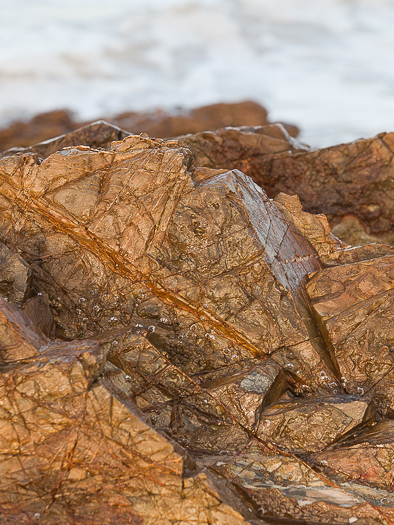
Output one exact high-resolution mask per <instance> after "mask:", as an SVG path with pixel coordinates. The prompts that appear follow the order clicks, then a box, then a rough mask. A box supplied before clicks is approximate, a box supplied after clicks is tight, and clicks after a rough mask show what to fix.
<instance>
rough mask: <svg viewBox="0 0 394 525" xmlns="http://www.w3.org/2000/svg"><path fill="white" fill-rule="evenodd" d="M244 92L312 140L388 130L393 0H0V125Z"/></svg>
mask: <svg viewBox="0 0 394 525" xmlns="http://www.w3.org/2000/svg"><path fill="white" fill-rule="evenodd" d="M245 99H251V100H255V101H257V102H260V103H261V104H263V105H264V106H265V107H266V108H267V109H268V110H269V116H270V119H271V120H284V121H288V122H293V123H295V124H297V125H299V126H300V127H301V129H302V136H301V138H302V139H303V140H304V141H305V142H307V143H309V144H311V145H313V146H326V145H331V144H335V143H339V142H344V141H350V140H354V139H357V138H360V137H369V136H373V135H374V134H376V133H379V132H381V131H392V130H394V0H111V1H108V0H67V1H65V0H12V2H11V1H9V0H7V1H5V0H0V125H3V126H4V125H5V124H6V123H8V122H10V121H11V120H12V119H15V118H20V117H28V116H31V115H33V114H36V113H38V112H42V111H47V110H51V109H57V108H70V109H71V110H73V111H75V112H76V113H77V115H78V116H79V117H80V118H81V119H91V118H96V117H100V116H103V115H111V114H115V113H117V112H121V111H126V110H137V111H138V110H146V109H154V108H158V107H162V108H173V107H176V106H183V107H186V108H191V107H196V106H200V105H204V104H209V103H214V102H223V101H224V102H235V101H241V100H245Z"/></svg>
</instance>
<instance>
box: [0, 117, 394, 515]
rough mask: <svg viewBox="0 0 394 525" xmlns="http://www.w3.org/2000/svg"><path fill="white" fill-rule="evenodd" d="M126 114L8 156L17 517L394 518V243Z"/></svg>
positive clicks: (5, 479) (9, 471)
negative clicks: (363, 238)
mask: <svg viewBox="0 0 394 525" xmlns="http://www.w3.org/2000/svg"><path fill="white" fill-rule="evenodd" d="M119 133H122V131H121V130H119V129H118V128H114V127H113V126H110V125H107V124H104V123H98V124H94V125H91V126H88V127H87V128H85V129H82V130H79V131H77V132H74V133H71V134H70V135H69V136H67V135H66V136H65V137H62V138H60V139H59V138H57V139H55V140H53V141H48V142H47V143H46V144H39V145H36V146H34V147H32V148H30V150H29V151H26V150H25V151H21V150H19V151H15V150H14V151H10V152H8V153H7V155H5V156H3V158H2V159H0V242H1V243H2V245H1V250H0V254H1V258H0V274H1V275H2V282H3V283H4V285H2V287H1V288H0V295H2V296H3V298H2V299H0V458H1V461H0V472H1V476H0V517H1V520H2V522H4V523H9V524H15V525H16V524H18V525H19V524H20V523H22V524H23V523H26V524H31V523H44V524H48V525H52V524H53V525H55V524H56V525H57V524H61V525H63V524H64V525H68V524H69V523H75V524H79V523H80V524H81V525H82V523H83V524H92V525H93V524H96V523H113V524H115V523H116V524H118V523H119V524H123V523H125V524H126V523H128V524H130V523H131V524H133V523H134V524H138V525H140V524H141V525H142V524H149V525H150V524H152V525H153V524H164V525H167V524H168V525H170V524H174V523H177V524H179V525H186V524H190V523H193V524H196V525H199V524H206V525H208V524H210V525H213V524H215V525H221V524H223V525H224V524H234V525H235V524H236V523H237V524H238V523H251V524H254V525H257V524H258V523H272V522H274V523H278V524H280V523H281V524H282V525H284V524H292V523H293V524H296V523H298V524H305V523H306V524H311V523H312V524H313V523H323V524H326V525H328V524H331V523H332V524H338V525H343V524H345V523H357V525H372V524H382V525H390V524H392V523H393V522H394V497H393V496H392V488H393V487H392V471H393V467H392V462H393V460H394V452H393V439H392V436H393V429H392V419H391V418H392V417H393V415H394V363H393V361H392V356H391V354H392V348H393V347H394V343H393V341H392V339H393V335H392V328H391V327H392V324H393V323H392V322H391V317H392V314H391V297H392V294H393V292H392V285H393V283H392V281H393V279H392V276H391V273H393V275H394V266H393V260H394V248H393V247H392V246H388V245H378V244H369V245H366V246H361V247H350V246H348V245H346V244H345V243H343V242H341V241H340V240H339V239H337V238H336V237H335V236H334V235H333V234H332V233H331V231H330V227H329V224H328V222H327V219H326V217H325V216H324V215H321V214H319V215H313V214H311V213H309V212H308V211H304V210H303V209H302V205H301V202H300V199H298V197H296V196H289V195H287V194H283V193H279V194H278V195H277V196H276V197H275V199H274V200H271V199H269V198H268V197H267V195H266V193H265V192H264V191H263V190H262V189H261V188H260V187H259V186H257V185H256V184H255V183H254V182H253V181H252V179H251V178H249V177H248V176H246V175H245V174H244V173H242V172H241V171H239V170H238V169H232V170H228V169H225V167H224V165H222V164H220V163H216V164H215V169H209V168H207V167H206V166H198V165H199V158H200V157H199V156H198V155H200V153H198V151H197V150H195V149H193V148H194V145H193V144H192V142H193V140H194V141H195V137H192V136H191V137H183V138H182V140H181V141H177V140H167V141H164V140H161V139H154V140H153V139H150V138H148V137H147V136H146V135H140V136H139V135H127V134H124V135H126V136H123V135H120V136H119V135H117V134H119ZM114 134H115V138H116V139H118V138H122V140H116V141H115V142H112V143H111V144H110V142H111V137H114ZM205 135H206V137H208V138H207V140H208V142H209V141H210V142H211V143H212V142H215V141H216V139H217V137H219V139H220V140H221V141H222V143H221V144H222V145H223V144H224V146H223V147H224V150H223V151H225V152H227V153H226V155H227V154H228V152H230V151H231V149H232V148H233V152H234V158H239V157H237V155H239V152H240V151H241V150H242V151H241V153H242V152H243V153H242V155H244V157H242V159H243V160H242V162H244V164H242V166H243V169H244V170H245V171H247V162H246V160H247V159H248V158H249V157H248V155H249V156H250V154H251V152H252V151H256V152H257V153H256V158H257V157H259V155H260V153H259V151H260V152H261V151H262V149H264V148H265V149H264V151H265V153H264V155H265V156H266V157H267V159H268V158H271V160H272V159H275V156H279V157H280V155H282V154H283V155H288V156H290V155H294V156H297V155H301V154H300V153H297V151H299V148H300V147H301V146H299V145H297V143H295V142H294V141H293V139H290V138H289V136H288V135H287V134H286V132H285V131H284V130H283V128H282V127H280V126H271V127H267V128H265V129H264V128H243V129H238V130H236V129H226V130H221V131H219V132H217V133H215V134H209V133H207V134H205ZM81 137H85V138H84V141H85V144H83V145H77V144H76V143H77V142H78V141H80V140H81ZM212 137H213V138H212ZM215 137H216V138H215ZM231 137H233V138H234V137H235V138H234V140H233V145H232V146H231V140H232V139H231ZM230 139H231V140H230ZM204 140H205V139H204ZM187 141H189V145H190V149H188V148H186V147H185V146H186V143H187ZM217 142H218V143H219V141H217ZM241 142H242V148H243V149H242V148H241V150H237V144H240V143H241ZM197 143H198V141H195V144H197ZM191 151H192V152H193V153H191ZM201 151H203V150H201ZM204 154H205V153H204ZM309 154H310V153H308V152H306V151H304V153H302V155H309ZM279 157H277V158H279ZM207 158H208V157H207ZM260 158H262V156H260ZM196 164H197V166H198V167H196ZM202 164H203V163H202ZM205 164H208V162H206V163H205ZM238 167H241V166H238ZM319 173H320V172H316V174H315V175H316V177H318V176H319ZM301 200H302V199H301ZM392 266H393V268H392Z"/></svg>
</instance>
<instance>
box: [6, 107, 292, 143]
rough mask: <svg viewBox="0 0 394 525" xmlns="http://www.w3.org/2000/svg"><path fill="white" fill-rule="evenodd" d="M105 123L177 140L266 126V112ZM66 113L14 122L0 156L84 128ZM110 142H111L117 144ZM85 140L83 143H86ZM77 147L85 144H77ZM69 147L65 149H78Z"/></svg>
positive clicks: (160, 113)
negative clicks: (222, 130)
mask: <svg viewBox="0 0 394 525" xmlns="http://www.w3.org/2000/svg"><path fill="white" fill-rule="evenodd" d="M104 118H105V120H106V121H107V122H109V123H111V124H112V125H114V126H118V127H120V128H122V129H125V130H127V131H129V132H132V133H135V134H138V133H147V134H148V135H149V136H151V137H162V138H167V137H176V136H178V135H185V134H187V133H198V132H200V131H205V130H215V129H219V128H223V127H226V126H262V125H265V124H267V123H268V120H267V111H266V109H265V108H263V107H262V106H260V104H257V103H256V102H251V101H245V102H238V103H234V104H223V103H222V104H212V105H209V106H204V107H200V108H196V109H191V110H182V109H178V110H173V111H164V110H157V111H148V112H145V113H143V112H131V111H129V112H126V113H121V114H119V115H115V116H105V117H104ZM88 124H90V122H84V123H82V122H79V121H77V120H76V119H75V117H74V116H73V115H72V113H71V112H69V111H66V110H56V111H49V112H46V113H41V114H39V115H36V116H35V117H33V118H32V119H30V120H28V121H17V122H14V123H13V124H11V125H10V126H9V127H8V128H5V129H2V130H0V152H2V151H4V150H8V149H10V148H26V147H29V146H32V145H34V144H37V143H39V142H43V141H46V140H48V139H52V138H53V137H58V136H59V135H64V134H69V133H70V132H72V131H74V130H76V129H77V128H80V127H81V126H87V125H88ZM283 125H284V126H285V128H286V129H287V131H288V132H289V133H290V135H292V136H293V137H296V136H297V135H298V133H299V129H298V128H297V126H295V125H293V124H283ZM119 138H120V137H118V139H112V140H119ZM85 140H86V139H85ZM79 144H85V142H80V143H79ZM79 144H68V145H79Z"/></svg>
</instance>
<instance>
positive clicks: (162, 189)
mask: <svg viewBox="0 0 394 525" xmlns="http://www.w3.org/2000/svg"><path fill="white" fill-rule="evenodd" d="M22 166H23V170H24V173H25V175H23V177H22V178H18V177H19V174H21V173H22V172H21V170H22ZM0 169H2V171H3V173H4V180H5V182H4V183H3V189H2V193H3V195H4V197H6V198H7V199H8V204H7V205H5V206H4V211H0V221H3V224H6V223H7V217H9V216H10V214H13V215H14V216H15V217H18V220H19V221H20V225H19V227H18V231H13V230H12V229H11V230H10V228H9V225H8V223H7V227H4V228H3V229H1V228H0V236H1V238H2V239H3V240H5V241H7V242H8V241H10V242H11V239H12V242H13V243H14V245H15V246H16V247H21V249H22V254H23V256H24V258H25V259H26V260H27V261H28V262H29V263H30V264H31V266H32V268H33V271H34V279H33V281H34V287H35V289H36V290H37V291H46V292H47V293H48V295H49V297H50V300H51V306H52V312H53V315H54V318H55V322H56V324H57V330H58V334H61V335H63V336H66V337H71V338H75V337H87V336H91V335H93V334H96V333H99V332H101V331H103V330H108V329H109V328H113V327H119V328H120V327H122V326H128V325H130V324H134V325H135V327H136V328H138V327H139V326H142V327H144V328H147V327H148V326H152V327H155V328H157V330H156V331H155V333H154V335H152V336H151V337H152V338H153V339H151V340H152V342H154V344H155V345H156V346H157V347H158V348H160V349H161V350H163V351H166V352H167V353H168V354H169V355H170V357H171V358H172V359H173V364H175V365H176V366H179V367H180V368H181V369H182V370H184V371H185V372H187V373H190V372H192V373H197V372H199V371H203V370H212V369H216V368H219V367H222V366H226V365H228V364H230V363H231V364H232V363H236V362H238V361H242V360H245V359H250V358H252V357H256V356H263V355H268V354H269V355H271V356H272V358H273V360H274V361H276V362H277V363H278V364H280V365H281V366H285V367H286V369H287V370H288V372H289V373H290V375H291V377H292V378H293V382H294V381H295V383H294V386H295V388H301V389H302V388H303V386H302V385H307V384H308V383H311V384H313V385H315V386H316V387H317V386H318V385H320V386H319V388H323V390H326V389H327V385H328V383H327V382H320V380H319V379H318V378H319V373H320V372H321V371H324V374H325V376H327V377H330V378H331V382H332V384H333V385H334V384H335V381H336V380H335V373H336V372H335V370H336V364H335V358H333V356H332V355H331V354H330V352H329V351H327V348H326V347H325V345H324V343H323V340H322V338H321V335H320V333H319V331H318V329H317V326H316V323H315V322H314V319H313V318H312V316H311V314H310V312H309V305H308V303H307V301H306V298H305V297H304V296H303V293H304V292H303V283H304V281H305V278H306V274H307V273H308V272H311V271H314V270H316V269H318V268H319V267H320V263H319V261H318V259H317V257H316V255H315V253H314V252H313V250H312V249H311V248H310V245H309V244H308V243H307V241H306V240H305V239H304V238H303V237H302V236H301V235H300V234H299V232H298V231H297V230H295V229H291V228H289V226H288V222H287V221H286V219H285V218H284V217H283V215H282V214H281V213H280V211H279V210H278V208H277V207H276V206H275V205H274V203H272V202H271V201H269V200H268V199H267V198H266V196H265V195H264V193H263V192H262V191H261V190H259V189H258V188H257V187H256V186H255V185H254V184H253V183H252V181H251V180H250V179H247V178H245V177H244V176H243V175H242V174H241V173H240V172H230V173H224V174H219V175H216V173H214V174H213V176H212V177H211V178H209V177H207V178H206V179H204V180H203V181H201V182H196V183H193V169H192V167H191V165H190V156H189V153H188V152H187V151H186V150H183V149H182V148H180V146H179V143H177V142H174V141H172V142H162V141H160V140H156V141H152V140H150V139H148V138H144V137H139V136H130V137H128V138H126V139H125V140H124V141H123V142H120V143H114V144H113V146H112V149H111V150H109V151H105V150H102V151H96V150H90V149H78V148H74V149H73V148H71V149H68V150H63V151H61V152H58V153H55V154H53V155H52V156H50V157H49V158H48V159H47V160H44V161H43V162H42V163H41V164H37V163H36V162H35V160H34V157H31V156H28V155H24V156H19V157H17V156H14V157H6V158H4V159H3V161H2V166H1V168H0ZM15 173H17V174H18V177H15V175H14V174H15ZM18 185H19V186H18ZM22 185H23V187H24V188H26V189H25V190H24V191H23V192H22V193H18V189H17V188H18V187H19V188H21V187H22ZM14 188H16V189H14ZM149 209H151V210H152V211H151V212H150V213H146V211H147V210H149ZM22 210H23V213H22ZM33 224H34V228H33ZM22 225H23V226H22ZM22 247H23V248H22ZM290 320H291V321H290ZM229 345H230V347H231V348H232V349H231V351H230V352H228V348H229ZM290 346H291V350H290V349H289V347H290ZM191 356H193V358H191ZM333 374H334V375H333ZM297 385H298V386H297ZM328 388H329V389H330V388H333V387H328Z"/></svg>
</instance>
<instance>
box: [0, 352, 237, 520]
mask: <svg viewBox="0 0 394 525" xmlns="http://www.w3.org/2000/svg"><path fill="white" fill-rule="evenodd" d="M103 365H104V359H103V356H102V355H101V352H100V350H99V349H98V347H97V344H95V343H88V342H85V343H79V345H75V344H74V345H72V344H70V343H57V344H55V343H53V345H52V347H51V348H49V349H47V351H46V352H44V353H42V354H41V356H40V358H38V359H36V360H35V361H33V362H29V363H25V364H22V363H16V364H13V365H12V366H11V365H9V366H8V367H3V369H2V370H1V372H2V373H1V376H0V406H1V414H0V418H1V435H0V458H1V467H0V472H1V476H0V504H1V511H0V515H1V518H2V521H3V522H4V523H15V524H16V523H34V522H38V523H42V524H55V523H56V524H59V525H68V524H69V523H71V522H72V523H75V524H82V523H83V524H84V525H86V524H91V525H93V524H96V523H98V522H100V523H117V524H122V523H125V524H126V523H128V524H130V523H133V524H141V525H142V524H147V525H148V524H149V525H150V524H152V525H153V523H163V525H165V524H168V525H169V524H170V523H173V522H174V521H177V522H179V523H182V522H183V523H186V522H187V521H188V520H192V521H193V522H194V523H196V524H206V525H208V523H218V524H219V523H226V524H234V525H235V524H238V523H246V521H245V520H244V519H243V518H242V516H241V515H240V514H239V513H237V512H236V511H235V510H233V509H232V508H231V507H229V506H228V505H226V504H225V503H223V501H222V499H221V497H220V496H219V494H218V493H217V491H216V490H215V487H214V486H213V485H212V482H211V481H210V480H209V478H207V476H206V475H205V474H203V473H201V474H199V475H197V476H194V477H192V478H188V479H185V480H183V479H182V469H183V461H182V458H181V456H180V455H179V454H177V453H175V452H174V448H173V446H172V445H171V444H170V443H169V442H168V441H167V440H166V439H165V438H164V437H163V436H161V435H159V434H157V433H156V432H155V431H154V430H152V429H151V428H149V427H148V426H147V425H146V424H145V423H143V422H142V421H141V419H140V418H139V417H138V416H137V415H136V413H135V412H133V410H132V409H131V408H130V406H128V405H127V403H124V402H122V401H120V400H119V399H117V398H116V397H115V396H114V395H113V394H112V393H111V392H110V391H109V390H108V389H107V388H106V387H105V386H104V385H103V384H101V382H100V381H98V377H99V375H100V371H101V370H102V369H103Z"/></svg>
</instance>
